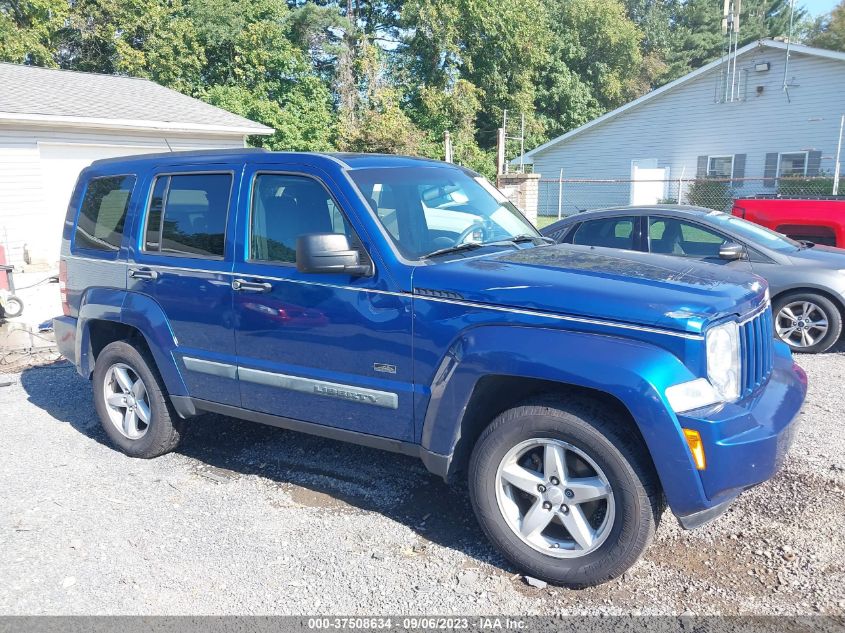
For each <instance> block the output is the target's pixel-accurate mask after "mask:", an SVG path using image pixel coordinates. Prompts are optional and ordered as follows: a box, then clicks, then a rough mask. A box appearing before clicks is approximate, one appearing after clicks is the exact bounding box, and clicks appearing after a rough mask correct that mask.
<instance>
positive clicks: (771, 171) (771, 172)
mask: <svg viewBox="0 0 845 633" xmlns="http://www.w3.org/2000/svg"><path fill="white" fill-rule="evenodd" d="M777 176H778V153H777V152H770V153H768V154H766V166H765V168H764V169H763V186H764V187H774V186H775V178H777Z"/></svg>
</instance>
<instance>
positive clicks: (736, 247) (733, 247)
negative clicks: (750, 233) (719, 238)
mask: <svg viewBox="0 0 845 633" xmlns="http://www.w3.org/2000/svg"><path fill="white" fill-rule="evenodd" d="M743 257H745V247H744V246H743V245H742V244H737V243H736V242H725V243H724V244H722V245H721V246H720V247H719V258H720V259H724V260H727V261H729V262H733V261H736V260H738V259H742V258H743Z"/></svg>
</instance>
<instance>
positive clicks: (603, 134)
mask: <svg viewBox="0 0 845 633" xmlns="http://www.w3.org/2000/svg"><path fill="white" fill-rule="evenodd" d="M843 114H845V53H839V52H834V51H829V50H823V49H819V48H811V47H807V46H800V45H796V44H789V45H788V44H786V43H785V42H781V41H774V40H761V41H759V42H754V43H751V44H748V45H747V46H744V47H742V48H740V49H739V50H738V52H737V55H736V59H735V62H734V61H733V60H732V59H731V58H730V57H725V58H722V59H719V60H716V61H714V62H712V63H710V64H707V65H706V66H703V67H702V68H699V69H698V70H695V71H693V72H691V73H689V74H688V75H685V76H683V77H681V78H679V79H676V80H675V81H673V82H671V83H669V84H666V85H665V86H662V87H660V88H658V89H656V90H654V91H652V92H649V93H647V94H645V95H643V96H642V97H640V98H639V99H636V100H634V101H632V102H630V103H628V104H626V105H624V106H622V107H620V108H617V109H616V110H613V111H611V112H608V113H607V114H605V115H603V116H601V117H598V118H597V119H594V120H593V121H590V122H589V123H587V124H585V125H582V126H581V127H579V128H576V129H574V130H572V131H570V132H567V133H566V134H564V135H562V136H559V137H558V138H555V139H553V140H551V141H549V142H548V143H545V144H544V145H541V146H539V147H537V148H535V149H533V150H531V151H529V152H526V153H525V155H524V156H523V160H524V161H525V162H528V163H533V171H534V173H539V174H541V175H542V179H541V181H540V183H541V186H540V207H541V208H540V213H541V214H545V215H553V214H556V213H557V207H558V203H557V200H558V197H557V196H558V191H559V190H560V189H561V187H560V186H559V185H558V183H557V182H556V181H557V179H559V178H560V175H561V173H562V174H563V180H564V183H563V187H562V189H563V190H564V193H563V205H562V206H563V212H564V213H567V212H570V213H571V212H574V211H575V210H577V209H578V208H584V207H589V208H596V207H601V206H609V205H617V204H629V203H642V204H645V203H654V202H657V201H658V200H660V199H666V198H668V199H672V198H675V199H677V195H678V194H677V190H678V184H677V183H678V182H679V181H681V180H684V181H689V180H690V179H695V178H703V177H711V178H714V177H715V178H723V179H730V183H731V186H732V187H733V188H734V190H735V191H736V192H737V193H742V194H748V193H774V192H775V191H776V189H775V187H776V182H777V179H778V177H781V176H817V175H832V174H833V170H834V165H835V160H836V156H835V155H836V149H837V140H838V137H839V130H840V117H841V116H842V115H843ZM512 162H513V163H514V164H517V163H519V159H516V160H515V161H512ZM550 179H555V182H550ZM580 179H591V180H592V179H604V180H619V181H621V182H618V183H583V182H578V180H580ZM743 179H745V180H743ZM571 180H575V182H570V181H571ZM681 190H682V194H681V198H682V201H684V199H683V196H684V194H683V186H681Z"/></svg>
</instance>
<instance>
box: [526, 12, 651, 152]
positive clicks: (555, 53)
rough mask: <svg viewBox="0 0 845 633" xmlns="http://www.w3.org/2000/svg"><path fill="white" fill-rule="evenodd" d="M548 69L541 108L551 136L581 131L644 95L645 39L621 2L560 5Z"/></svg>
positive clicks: (543, 77)
mask: <svg viewBox="0 0 845 633" xmlns="http://www.w3.org/2000/svg"><path fill="white" fill-rule="evenodd" d="M549 12H550V16H549V17H550V23H551V24H552V25H554V27H553V29H554V30H553V33H554V39H553V41H552V44H551V49H550V55H549V59H548V64H547V65H546V66H545V67H544V68H543V70H542V72H541V73H540V86H541V87H540V90H539V91H538V95H537V100H536V104H537V109H538V114H539V116H540V118H541V120H542V121H543V123H544V131H545V135H546V136H550V137H553V136H557V135H558V134H561V133H563V132H566V131H568V130H570V129H573V128H575V127H578V126H579V125H582V124H584V123H586V122H587V121H589V120H590V119H593V118H595V117H596V116H599V115H601V114H602V113H604V112H606V111H607V110H609V109H612V108H615V107H617V106H619V105H622V104H623V103H625V102H626V101H628V100H630V99H632V98H635V97H637V96H639V95H640V94H641V93H642V92H644V90H646V89H647V86H644V83H645V84H647V83H648V82H647V80H646V81H645V82H643V80H642V74H643V72H644V64H643V54H642V51H641V49H640V46H641V43H642V39H643V35H642V32H641V31H640V30H639V29H638V28H637V26H636V24H634V23H633V21H631V19H630V18H628V16H627V14H626V11H625V7H624V5H623V4H622V3H621V2H619V1H618V0H556V1H555V2H553V3H551V4H550V5H549Z"/></svg>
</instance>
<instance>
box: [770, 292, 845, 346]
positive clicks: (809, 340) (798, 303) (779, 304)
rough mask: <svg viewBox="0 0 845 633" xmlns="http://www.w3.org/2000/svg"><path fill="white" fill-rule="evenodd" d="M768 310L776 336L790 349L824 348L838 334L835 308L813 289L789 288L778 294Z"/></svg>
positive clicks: (839, 317)
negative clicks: (789, 289) (781, 294)
mask: <svg viewBox="0 0 845 633" xmlns="http://www.w3.org/2000/svg"><path fill="white" fill-rule="evenodd" d="M772 313H773V315H774V321H775V334H776V336H777V337H778V338H779V339H780V340H781V341H783V342H784V343H786V344H787V345H789V347H790V349H791V350H792V351H793V352H802V353H805V354H819V353H821V352H826V351H827V350H829V349H830V348H831V347H833V345H835V344H836V342H837V341H838V340H839V337H840V336H841V335H842V314H841V313H840V312H839V308H838V307H837V306H836V305H835V304H834V303H833V302H832V301H831V300H830V299H828V298H827V297H825V296H824V295H820V294H818V293H815V292H810V291H807V292H792V293H789V294H785V295H783V296H781V297H778V298H777V300H776V301H775V302H774V306H773V307H772ZM822 324H823V325H822Z"/></svg>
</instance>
